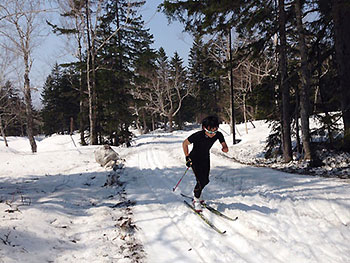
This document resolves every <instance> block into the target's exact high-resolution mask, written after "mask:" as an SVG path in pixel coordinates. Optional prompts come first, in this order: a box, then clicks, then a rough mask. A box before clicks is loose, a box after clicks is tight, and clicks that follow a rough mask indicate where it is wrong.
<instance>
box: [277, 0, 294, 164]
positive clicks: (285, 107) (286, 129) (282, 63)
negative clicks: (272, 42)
mask: <svg viewBox="0 0 350 263" xmlns="http://www.w3.org/2000/svg"><path fill="white" fill-rule="evenodd" d="M278 10H279V12H278V13H279V16H278V24H279V34H280V46H279V75H280V89H281V93H282V150H283V158H284V161H285V162H290V161H291V160H292V142H291V134H290V120H291V118H290V101H289V98H290V94H289V86H288V83H287V56H286V53H287V38H286V14H285V10H284V0H278Z"/></svg>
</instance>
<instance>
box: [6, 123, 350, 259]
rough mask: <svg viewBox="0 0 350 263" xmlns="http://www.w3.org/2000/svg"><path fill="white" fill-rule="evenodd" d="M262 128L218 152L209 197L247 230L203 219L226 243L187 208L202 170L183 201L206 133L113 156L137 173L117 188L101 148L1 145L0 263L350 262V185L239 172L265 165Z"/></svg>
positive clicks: (16, 141)
mask: <svg viewBox="0 0 350 263" xmlns="http://www.w3.org/2000/svg"><path fill="white" fill-rule="evenodd" d="M254 124H255V126H256V128H253V127H252V126H248V128H249V133H248V134H245V133H243V131H244V129H243V128H242V127H238V129H240V130H239V131H240V133H241V134H240V136H239V138H240V139H241V142H240V143H239V144H237V145H234V146H231V144H232V138H231V135H227V134H226V133H225V132H228V130H229V129H228V127H227V126H225V125H223V126H222V127H221V128H222V129H223V133H224V135H225V138H226V140H227V142H228V144H229V145H230V151H229V153H227V154H223V153H222V152H221V149H220V145H219V143H218V142H217V143H216V144H215V145H214V146H213V149H212V154H211V167H212V169H211V177H210V180H211V182H210V184H209V185H208V186H207V187H206V188H205V190H204V193H203V194H204V198H205V199H206V200H207V202H208V203H209V204H211V205H212V206H213V207H216V208H217V209H218V210H219V211H221V212H223V213H225V214H227V215H229V216H231V217H235V216H238V220H237V221H235V222H230V221H227V220H225V219H222V218H220V217H218V216H217V215H214V214H212V213H210V212H209V211H204V212H205V215H206V216H207V217H208V218H209V219H210V220H211V221H212V222H213V223H214V224H215V225H216V226H217V227H218V228H220V229H222V230H226V234H225V235H220V234H218V233H217V232H215V231H213V230H212V229H211V228H209V227H208V226H207V225H206V224H205V223H204V222H203V221H202V220H201V219H200V218H199V217H198V216H197V215H195V214H194V213H193V212H192V211H191V210H190V209H189V208H188V207H186V206H185V204H184V203H183V197H181V196H180V193H181V192H182V193H185V194H189V195H190V194H191V193H192V190H193V187H194V184H195V179H194V175H193V173H192V171H189V172H188V173H187V174H186V175H185V177H184V179H183V181H182V182H181V184H180V185H179V187H178V189H177V190H176V191H175V192H173V191H172V188H173V187H174V186H175V184H176V183H177V181H178V180H179V178H180V177H181V176H182V175H183V173H184V172H185V169H186V167H185V165H184V155H183V152H182V147H181V144H182V141H183V140H184V139H185V138H187V137H188V136H189V135H190V134H191V133H193V132H194V131H195V130H191V131H176V132H173V133H164V132H163V133H153V134H147V135H140V136H138V137H137V138H136V139H135V141H134V143H133V144H132V147H130V148H114V149H115V150H116V151H117V152H118V153H119V154H120V155H121V157H122V158H125V159H126V164H125V165H126V166H125V169H124V170H123V171H122V172H121V173H120V181H119V182H118V184H117V185H115V186H111V187H103V186H104V183H105V182H106V176H107V175H108V174H109V173H110V171H107V170H105V169H104V168H101V167H100V166H99V165H98V164H97V163H96V162H95V161H94V155H93V151H94V149H95V147H93V146H85V147H81V146H78V147H77V148H76V147H75V146H74V144H73V142H72V139H71V138H70V136H62V135H61V136H59V135H56V136H51V137H48V138H41V140H40V141H38V153H36V154H31V153H30V146H29V143H28V141H27V140H25V139H23V138H13V137H12V138H9V145H10V147H9V148H5V147H4V145H3V142H2V141H0V160H1V163H0V165H1V169H0V217H1V221H0V262H152V263H153V262H172V263H173V262H181V263H182V262H186V263H187V262H189V263H191V262H230V263H231V262H325V263H329V262H332V263H333V262H339V263H340V262H349V258H350V248H349V245H348V244H349V243H350V193H349V191H348V189H349V180H340V179H329V178H323V177H311V176H305V175H296V174H287V173H283V172H280V171H277V170H272V169H269V168H257V167H251V166H247V165H242V164H238V163H235V162H233V160H232V159H231V157H233V156H234V157H239V158H240V159H241V160H246V161H249V160H253V159H254V158H257V157H259V155H261V152H262V150H263V141H264V140H265V139H266V134H267V133H266V132H267V130H268V127H267V124H265V123H263V122H255V123H254ZM78 137H79V136H76V137H74V138H75V141H76V142H77V140H78ZM123 182H124V184H122V183H123ZM125 225H127V226H128V227H127V228H125V227H124V226H125ZM126 232H127V233H126Z"/></svg>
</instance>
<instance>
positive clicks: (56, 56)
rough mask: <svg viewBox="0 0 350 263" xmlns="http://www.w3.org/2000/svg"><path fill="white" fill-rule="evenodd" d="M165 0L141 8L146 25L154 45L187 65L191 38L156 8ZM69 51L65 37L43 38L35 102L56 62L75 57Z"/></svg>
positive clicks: (36, 55)
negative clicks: (176, 55)
mask: <svg viewBox="0 0 350 263" xmlns="http://www.w3.org/2000/svg"><path fill="white" fill-rule="evenodd" d="M162 2H163V1H162V0H146V3H145V5H144V6H143V7H142V8H141V9H140V14H141V15H142V17H143V20H144V22H145V27H146V28H149V29H150V33H151V34H152V35H153V37H154V44H153V48H154V49H159V48H160V47H163V48H164V50H165V52H166V54H167V55H168V57H172V56H173V55H174V52H175V51H177V52H178V54H179V56H180V57H181V58H182V59H183V61H184V65H185V66H187V65H188V54H189V51H190V49H191V46H192V37H191V36H190V35H189V34H188V33H184V32H183V28H184V27H183V25H182V24H180V23H179V22H177V21H175V22H172V23H170V24H169V23H168V20H167V18H166V16H165V15H164V14H163V13H159V12H157V11H156V10H157V6H158V5H159V4H160V3H162ZM56 19H57V17H55V16H52V17H51V19H49V20H50V21H51V22H52V21H55V20H56ZM67 50H68V49H67V48H66V47H65V43H64V40H63V38H60V37H57V36H55V35H53V34H50V36H48V37H46V38H45V39H43V41H42V43H41V45H40V48H37V49H36V50H35V52H34V64H33V69H32V72H31V82H32V85H34V86H36V87H37V89H38V92H35V93H34V94H33V101H34V105H40V98H39V93H40V92H41V88H42V87H43V85H44V83H45V80H46V78H47V76H48V74H50V72H51V70H52V68H53V66H54V64H55V63H56V62H57V63H66V62H69V61H71V60H72V57H71V55H69V54H68V53H67Z"/></svg>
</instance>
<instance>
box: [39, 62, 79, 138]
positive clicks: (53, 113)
mask: <svg viewBox="0 0 350 263" xmlns="http://www.w3.org/2000/svg"><path fill="white" fill-rule="evenodd" d="M74 72H75V68H74V67H73V66H71V68H67V69H63V68H62V67H60V66H59V65H57V64H56V65H55V66H54V68H53V69H52V71H51V74H50V75H49V76H48V77H47V79H46V82H45V85H44V87H43V91H42V99H43V109H42V110H41V115H42V118H43V121H44V125H43V131H44V133H45V134H46V135H51V134H53V133H61V134H68V133H69V132H70V125H71V119H73V122H74V120H77V119H78V118H77V116H78V112H79V88H78V86H79V77H78V75H77V74H76V73H74Z"/></svg>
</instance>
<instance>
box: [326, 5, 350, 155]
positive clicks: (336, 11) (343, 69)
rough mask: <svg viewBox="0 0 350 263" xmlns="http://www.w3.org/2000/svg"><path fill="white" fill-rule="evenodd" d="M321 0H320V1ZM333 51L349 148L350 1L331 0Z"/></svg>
mask: <svg viewBox="0 0 350 263" xmlns="http://www.w3.org/2000/svg"><path fill="white" fill-rule="evenodd" d="M320 2H321V1H320ZM330 3H331V8H332V9H331V10H332V11H331V15H332V19H333V23H334V39H335V53H336V62H337V71H338V72H337V73H338V80H339V94H341V96H340V103H341V110H342V114H343V122H344V148H345V149H346V150H348V151H349V150H350V74H349V72H350V63H349V61H350V28H349V24H350V3H349V1H348V0H332V1H330Z"/></svg>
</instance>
